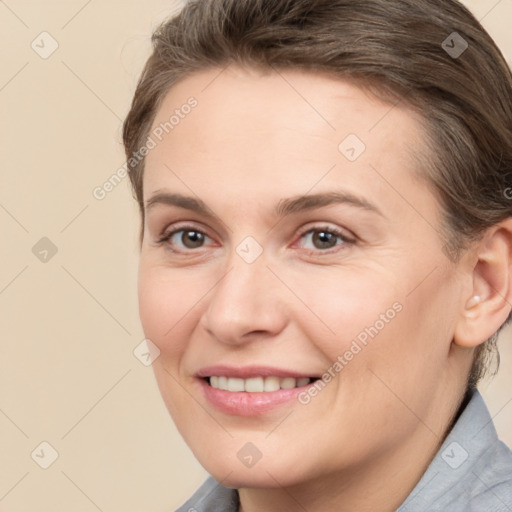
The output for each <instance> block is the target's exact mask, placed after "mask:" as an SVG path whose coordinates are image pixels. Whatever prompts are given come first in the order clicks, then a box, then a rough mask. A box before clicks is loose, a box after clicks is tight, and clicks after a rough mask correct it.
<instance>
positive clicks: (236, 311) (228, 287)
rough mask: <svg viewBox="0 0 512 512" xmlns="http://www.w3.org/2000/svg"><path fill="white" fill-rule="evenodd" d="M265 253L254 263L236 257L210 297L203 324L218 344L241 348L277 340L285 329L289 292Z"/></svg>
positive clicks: (234, 255) (202, 319)
mask: <svg viewBox="0 0 512 512" xmlns="http://www.w3.org/2000/svg"><path fill="white" fill-rule="evenodd" d="M264 254H265V253H263V254H262V255H261V256H260V257H259V258H258V259H257V260H256V261H254V262H252V263H247V262H246V261H244V260H243V259H242V258H241V257H240V256H239V255H238V254H236V253H235V254H233V258H231V259H230V264H229V266H228V267H227V272H226V273H225V275H224V277H222V278H221V279H220V280H219V281H218V282H217V284H216V286H215V287H214V288H213V290H212V292H211V293H210V294H209V297H210V300H209V303H208V305H207V307H206V308H205V310H204V312H203V315H202V317H201V320H200V324H201V325H202V327H203V328H204V329H205V330H206V331H207V332H208V333H209V335H210V336H212V337H213V338H214V339H216V340H217V341H219V342H221V343H224V344H229V345H241V344H244V343H248V342H250V341H254V340H257V339H258V340H259V339H262V338H269V337H274V336H276V335H277V334H278V333H279V332H281V331H282V330H283V329H284V327H285V325H286V323H287V321H288V315H287V308H286V305H285V297H284V294H285V292H286V289H285V287H284V286H283V284H282V283H281V282H280V281H279V280H278V279H277V278H276V276H275V274H274V273H273V272H272V271H271V270H270V269H269V268H268V267H267V261H266V258H265V257H264Z"/></svg>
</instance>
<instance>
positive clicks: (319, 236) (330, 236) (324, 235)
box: [313, 231, 336, 249]
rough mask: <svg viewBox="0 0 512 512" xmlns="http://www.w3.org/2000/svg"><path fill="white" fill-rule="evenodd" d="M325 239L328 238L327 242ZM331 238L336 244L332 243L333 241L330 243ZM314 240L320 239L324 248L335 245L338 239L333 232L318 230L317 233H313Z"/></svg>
mask: <svg viewBox="0 0 512 512" xmlns="http://www.w3.org/2000/svg"><path fill="white" fill-rule="evenodd" d="M322 239H323V240H322ZM325 239H327V243H326V240H325ZM329 240H330V241H331V242H332V241H333V240H334V244H332V243H331V244H329ZM313 241H314V242H317V241H319V244H320V247H321V248H324V249H325V248H330V247H334V245H336V240H335V239H334V235H333V233H328V232H326V231H317V233H316V234H315V235H313Z"/></svg>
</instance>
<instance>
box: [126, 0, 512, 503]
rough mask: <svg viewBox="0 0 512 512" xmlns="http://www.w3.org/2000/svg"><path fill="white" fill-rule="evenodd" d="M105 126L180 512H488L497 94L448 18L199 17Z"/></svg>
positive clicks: (503, 473)
mask: <svg viewBox="0 0 512 512" xmlns="http://www.w3.org/2000/svg"><path fill="white" fill-rule="evenodd" d="M153 43H154V51H153V54H152V55H151V57H150V58H149V60H148V62H147V64H146V67H145V69H144V71H143V74H142V77H141V79H140V82H139V84H138V87H137V90H136V92H135V96H134V100H133V104H132V108H131V110H130V112H129V115H128V117H127V119H126V121H125V125H124V144H125V149H126V155H127V158H128V165H129V167H130V178H131V180H132V184H133V188H134V193H135V197H136V199H137V201H138V203H139V206H140V211H141V214H142V227H141V254H140V268H139V305H140V316H141V321H142V325H143V328H144V332H145V335H146V337H147V338H149V339H150V340H151V343H152V344H153V345H154V346H155V347H157V348H158V350H159V351H160V357H159V358H158V359H156V360H155V362H154V364H153V366H154V371H155V375H156V378H157V382H158V385H159V388H160V390H161V393H162V396H163V399H164V401H165V403H166V406H167V408H168V410H169V412H170V414H171V415H172V417H173V419H174V421H175V423H176V425H177V428H178V429H179V431H180V433H181V434H182V436H183V438H184V439H185V441H186V442H187V444H188V445H189V446H190V448H191V450H192V451H193V452H194V454H195V456H196V457H197V459H198V460H199V462H200V463H201V464H202V465H203V466H204V467H205V468H206V470H207V471H208V472H209V473H210V474H211V475H212V478H209V479H208V480H207V481H206V482H205V484H204V485H203V486H202V487H201V488H200V489H199V490H198V491H197V492H196V493H195V495H194V496H193V497H192V498H191V499H190V500H189V501H188V502H187V503H186V504H184V505H183V506H182V507H181V508H180V509H179V510H180V511H189V512H190V511H208V512H211V511H233V512H235V511H240V512H241V511H243V512H253V511H267V512H269V511H270V512H272V511H282V510H307V511H309V512H314V511H319V510H322V511H325V510H332V511H354V510H357V511H358V512H364V511H375V510H379V511H392V510H399V511H400V512H405V511H414V512H418V511H422V510H425V511H434V510H439V511H441V510H442V511H450V512H453V511H468V510H475V511H476V510H478V511H480V510H485V511H487V510H493V511H506V510H511V509H512V454H511V452H510V450H509V449H508V448H507V447H506V446H505V445H504V444H503V443H501V442H500V441H499V440H498V438H497V435H496V432H495V430H494V427H493V423H492V419H491V417H490V415H489V413H488V411H487V408H486V406H485V404H484V402H483V400H482V398H481V396H480V394H479V393H478V391H477V390H476V384H477V383H478V381H479V379H480V378H481V377H482V375H483V374H484V373H485V370H486V369H487V367H488V364H489V363H488V358H487V356H488V355H489V354H490V353H492V351H493V347H494V343H495V340H496V335H497V333H498V332H499V331H500V329H501V328H502V326H503V325H504V324H505V323H506V322H507V321H508V320H509V318H510V312H511V306H510V303H511V301H512V286H511V277H512V273H511V255H510V241H511V234H512V204H511V202H510V199H509V197H510V194H508V193H507V190H509V187H511V186H512V104H511V98H512V78H511V74H510V70H509V69H508V67H507V65H506V62H505V60H504V58H503V56H502V55H501V53H500V51H499V50H498V49H497V47H496V45H495V44H494V42H493V41H492V39H491V38H490V37H489V35H488V34H487V33H486V32H485V31H484V29H483V28H482V27H481V25H480V24H479V23H478V22H477V21H476V20H475V18H474V17H473V16H472V15H471V14H470V13H469V12H468V11H467V9H465V8H464V7H463V6H462V5H460V4H459V3H458V2H455V1H449V0H433V1H432V0H429V1H426V0H393V1H391V0H359V1H353V0H351V1H348V0H335V1H333V0H317V1H313V0H294V1H291V0H274V1H272V2H267V1H264V0H247V1H244V2H240V1H237V0H199V1H193V2H189V3H187V4H186V5H185V7H184V9H183V10H182V12H181V13H180V14H179V15H177V16H175V17H174V18H172V19H170V20H169V21H168V22H166V23H164V24H163V25H162V26H161V27H160V28H159V29H158V30H157V31H156V33H155V34H154V36H153Z"/></svg>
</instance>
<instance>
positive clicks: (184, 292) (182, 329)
mask: <svg viewBox="0 0 512 512" xmlns="http://www.w3.org/2000/svg"><path fill="white" fill-rule="evenodd" d="M170 273H171V271H170V270H169V269H163V270H160V269H158V268H147V267H145V266H144V265H141V267H140V268H139V283H138V296H139V315H140V320H141V323H142V327H143V330H144V335H145V336H146V338H149V339H150V340H151V341H152V342H153V343H155V345H157V346H158V348H159V349H160V351H161V353H162V355H163V356H164V359H165V360H172V358H174V357H176V356H179V354H180V353H181V352H183V350H184V348H185V347H184V346H183V343H184V342H183V340H186V339H187V336H186V331H187V328H188V326H189V325H190V322H191V319H192V318H193V317H194V314H195V313H194V306H195V305H196V304H197V302H198V300H199V299H200V296H201V294H200V293H199V291H195V292H194V287H193V286H183V285H180V283H179V281H177V280H175V279H174V280H173V279H171V278H170Z"/></svg>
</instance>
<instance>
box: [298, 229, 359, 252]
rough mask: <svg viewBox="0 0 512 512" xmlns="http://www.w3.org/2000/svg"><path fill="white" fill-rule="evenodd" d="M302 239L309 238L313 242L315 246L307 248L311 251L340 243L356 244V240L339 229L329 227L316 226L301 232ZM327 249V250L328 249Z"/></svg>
mask: <svg viewBox="0 0 512 512" xmlns="http://www.w3.org/2000/svg"><path fill="white" fill-rule="evenodd" d="M300 238H301V240H302V239H304V240H307V241H309V242H311V243H312V244H313V248H312V249H311V248H307V247H306V249H308V250H309V251H311V252H318V250H320V252H332V251H327V250H328V249H332V248H334V247H336V246H339V245H347V244H354V243H355V242H356V240H355V239H354V238H350V237H348V236H347V235H345V234H344V233H342V232H341V231H339V230H338V229H335V228H329V227H314V228H311V229H309V230H307V231H305V232H303V233H302V234H301V237H300ZM326 249H327V250H326Z"/></svg>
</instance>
